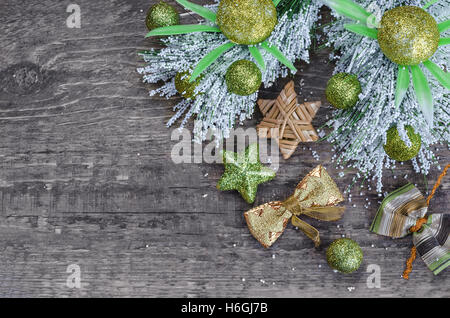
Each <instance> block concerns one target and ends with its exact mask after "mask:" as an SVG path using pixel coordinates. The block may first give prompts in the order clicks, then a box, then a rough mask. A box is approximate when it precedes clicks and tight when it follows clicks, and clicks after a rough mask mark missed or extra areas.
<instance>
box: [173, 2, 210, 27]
mask: <svg viewBox="0 0 450 318" xmlns="http://www.w3.org/2000/svg"><path fill="white" fill-rule="evenodd" d="M175 1H176V2H178V3H179V4H181V5H182V6H183V7H185V8H186V9H188V10H191V11H192V12H195V13H197V14H198V15H199V16H201V17H203V18H205V19H207V20H209V21H211V22H216V14H215V13H214V12H212V11H211V10H209V9H207V8H205V7H203V6H201V5H198V4H195V3H192V2H189V1H187V0H175Z"/></svg>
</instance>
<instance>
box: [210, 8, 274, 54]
mask: <svg viewBox="0 0 450 318" xmlns="http://www.w3.org/2000/svg"><path fill="white" fill-rule="evenodd" d="M277 22H278V19H277V9H276V8H275V5H274V4H273V2H272V0H239V1H236V0H221V1H220V3H219V9H218V10H217V25H218V26H219V28H220V30H221V31H222V33H223V34H224V35H225V36H226V37H227V38H228V39H230V40H231V41H232V42H234V43H237V44H245V45H251V44H257V43H260V42H262V41H264V40H265V39H267V38H268V37H269V35H270V34H271V33H272V31H273V30H274V29H275V26H276V25H277Z"/></svg>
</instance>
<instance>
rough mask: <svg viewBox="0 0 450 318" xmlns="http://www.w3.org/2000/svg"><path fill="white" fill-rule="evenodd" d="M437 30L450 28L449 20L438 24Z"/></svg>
mask: <svg viewBox="0 0 450 318" xmlns="http://www.w3.org/2000/svg"><path fill="white" fill-rule="evenodd" d="M438 28H439V32H441V33H442V32H444V31H446V30H448V29H449V28H450V20H447V21H444V22H442V23H439V24H438Z"/></svg>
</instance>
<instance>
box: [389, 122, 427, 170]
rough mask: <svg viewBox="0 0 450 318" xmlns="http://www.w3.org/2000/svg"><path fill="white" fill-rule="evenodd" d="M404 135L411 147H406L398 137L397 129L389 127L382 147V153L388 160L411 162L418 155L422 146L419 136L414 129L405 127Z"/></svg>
mask: <svg viewBox="0 0 450 318" xmlns="http://www.w3.org/2000/svg"><path fill="white" fill-rule="evenodd" d="M405 129H406V134H407V135H408V138H409V140H410V141H411V147H408V146H407V145H406V144H405V142H404V141H403V140H402V138H401V137H400V135H399V133H398V130H397V127H395V126H394V127H391V128H389V130H388V131H387V133H386V144H385V145H384V151H385V152H386V154H387V155H388V156H389V158H391V159H393V160H396V161H407V160H411V159H412V158H414V157H415V156H417V154H418V153H419V150H420V147H421V145H422V140H421V138H420V135H419V134H416V133H415V132H414V128H412V127H411V126H405Z"/></svg>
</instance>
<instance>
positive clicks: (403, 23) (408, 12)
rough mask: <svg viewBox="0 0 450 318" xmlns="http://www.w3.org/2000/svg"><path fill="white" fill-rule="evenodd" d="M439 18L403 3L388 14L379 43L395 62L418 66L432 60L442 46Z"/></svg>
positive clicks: (382, 20) (383, 23)
mask: <svg viewBox="0 0 450 318" xmlns="http://www.w3.org/2000/svg"><path fill="white" fill-rule="evenodd" d="M439 37H440V34H439V28H438V25H437V23H436V20H435V19H434V18H433V17H432V16H431V15H430V14H429V13H428V12H426V11H425V10H423V9H422V8H419V7H414V6H402V7H397V8H394V9H391V10H388V11H386V12H385V13H384V15H383V18H382V19H381V27H380V29H379V30H378V43H379V44H380V48H381V50H382V51H383V53H384V54H385V55H386V56H387V58H388V59H390V60H391V61H392V62H394V63H397V64H400V65H417V64H419V63H422V62H424V61H426V60H428V59H429V58H430V57H431V56H432V55H433V54H434V52H436V50H437V48H438V45H439Z"/></svg>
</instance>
